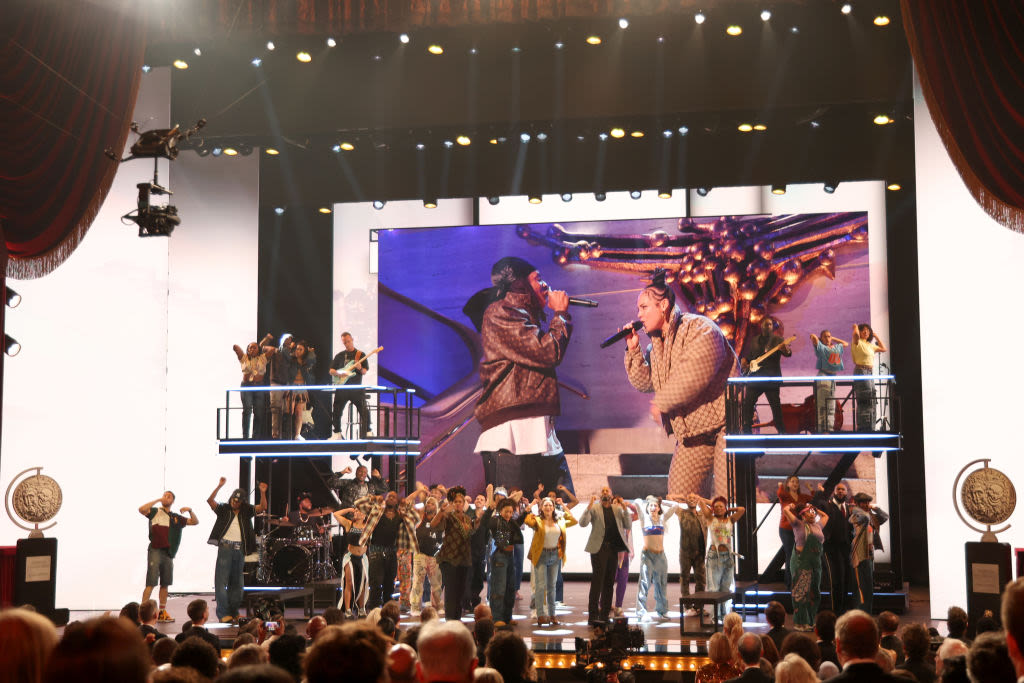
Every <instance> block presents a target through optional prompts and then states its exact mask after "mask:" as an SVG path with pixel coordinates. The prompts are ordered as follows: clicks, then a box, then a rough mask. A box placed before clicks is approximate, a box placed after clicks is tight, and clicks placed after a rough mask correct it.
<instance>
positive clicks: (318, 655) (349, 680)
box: [303, 621, 388, 683]
mask: <svg viewBox="0 0 1024 683" xmlns="http://www.w3.org/2000/svg"><path fill="white" fill-rule="evenodd" d="M387 652H388V641H387V639H386V638H385V637H384V636H383V634H381V632H380V631H379V630H377V628H376V627H374V626H371V625H370V624H368V623H366V622H365V621H352V622H348V623H345V624H342V625H341V626H328V627H327V628H325V629H324V630H323V631H322V632H321V633H320V636H319V637H318V638H317V639H316V642H315V643H313V646H312V647H310V648H309V651H308V652H307V653H306V657H305V659H304V661H303V668H304V669H305V672H306V680H307V681H308V683H333V682H334V681H340V680H344V681H346V683H377V682H378V681H386V680H387Z"/></svg>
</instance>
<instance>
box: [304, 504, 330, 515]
mask: <svg viewBox="0 0 1024 683" xmlns="http://www.w3.org/2000/svg"><path fill="white" fill-rule="evenodd" d="M332 512H334V508H332V507H331V506H330V505H324V506H323V507H318V508H313V509H312V510H310V511H309V515H310V517H323V516H324V515H329V514H331V513H332Z"/></svg>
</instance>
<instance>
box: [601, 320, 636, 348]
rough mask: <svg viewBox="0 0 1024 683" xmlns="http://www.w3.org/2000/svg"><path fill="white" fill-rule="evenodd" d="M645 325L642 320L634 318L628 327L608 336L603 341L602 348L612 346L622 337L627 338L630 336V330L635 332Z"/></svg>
mask: <svg viewBox="0 0 1024 683" xmlns="http://www.w3.org/2000/svg"><path fill="white" fill-rule="evenodd" d="M643 326H644V324H643V323H642V322H640V321H639V320H634V321H633V322H631V323H630V324H629V327H627V328H626V329H624V330H619V331H618V332H616V333H615V334H613V335H612V336H610V337H608V338H607V339H605V340H604V341H603V342H601V348H602V349H606V348H608V347H609V346H611V345H612V344H614V343H615V342H617V341H619V340H620V339H625V338H626V337H628V336H629V333H630V332H634V331H636V330H639V329H640V328H641V327H643Z"/></svg>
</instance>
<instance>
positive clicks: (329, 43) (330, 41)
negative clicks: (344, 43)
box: [327, 38, 338, 47]
mask: <svg viewBox="0 0 1024 683" xmlns="http://www.w3.org/2000/svg"><path fill="white" fill-rule="evenodd" d="M337 45H338V41H336V40H335V39H334V38H328V39H327V47H337Z"/></svg>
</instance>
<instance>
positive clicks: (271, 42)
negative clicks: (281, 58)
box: [267, 40, 277, 51]
mask: <svg viewBox="0 0 1024 683" xmlns="http://www.w3.org/2000/svg"><path fill="white" fill-rule="evenodd" d="M275 47H277V46H276V45H274V41H272V40H268V41H267V49H268V50H270V51H273V50H274V48H275Z"/></svg>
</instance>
